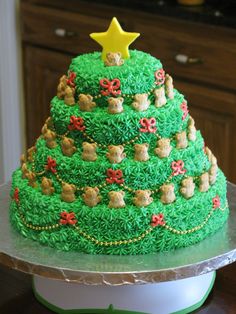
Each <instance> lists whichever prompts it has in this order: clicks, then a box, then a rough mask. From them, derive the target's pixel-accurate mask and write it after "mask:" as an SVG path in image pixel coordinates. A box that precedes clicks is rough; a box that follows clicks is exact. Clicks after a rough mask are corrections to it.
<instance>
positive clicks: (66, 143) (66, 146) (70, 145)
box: [61, 136, 76, 157]
mask: <svg viewBox="0 0 236 314" xmlns="http://www.w3.org/2000/svg"><path fill="white" fill-rule="evenodd" d="M74 143H75V141H74V140H73V139H72V138H69V137H66V136H65V137H63V139H62V141H61V150H62V152H63V155H65V156H68V157H70V156H72V155H73V154H74V153H75V152H76V147H75V145H74Z"/></svg>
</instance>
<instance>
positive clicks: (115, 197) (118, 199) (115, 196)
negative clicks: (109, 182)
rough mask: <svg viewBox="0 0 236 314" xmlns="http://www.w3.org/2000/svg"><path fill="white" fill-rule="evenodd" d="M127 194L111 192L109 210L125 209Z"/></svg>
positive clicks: (109, 194)
mask: <svg viewBox="0 0 236 314" xmlns="http://www.w3.org/2000/svg"><path fill="white" fill-rule="evenodd" d="M124 196H125V192H124V191H110V192H109V193H108V197H109V200H110V201H109V204H108V207H109V208H122V207H125V201H124Z"/></svg>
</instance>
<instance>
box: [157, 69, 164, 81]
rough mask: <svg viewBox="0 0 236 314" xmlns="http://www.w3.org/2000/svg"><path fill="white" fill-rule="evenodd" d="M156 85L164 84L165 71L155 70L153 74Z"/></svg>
mask: <svg viewBox="0 0 236 314" xmlns="http://www.w3.org/2000/svg"><path fill="white" fill-rule="evenodd" d="M155 78H156V82H155V83H156V84H157V85H162V84H164V82H165V71H164V70H163V69H160V70H157V71H156V72H155Z"/></svg>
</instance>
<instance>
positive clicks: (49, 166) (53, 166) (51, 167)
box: [45, 156, 57, 173]
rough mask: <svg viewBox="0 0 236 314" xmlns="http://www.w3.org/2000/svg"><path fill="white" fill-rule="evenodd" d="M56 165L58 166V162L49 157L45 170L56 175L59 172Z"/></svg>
mask: <svg viewBox="0 0 236 314" xmlns="http://www.w3.org/2000/svg"><path fill="white" fill-rule="evenodd" d="M56 165H57V163H56V160H55V159H52V157H50V156H48V159H47V165H46V166H45V169H46V170H48V171H51V172H52V173H56V172H57V170H56Z"/></svg>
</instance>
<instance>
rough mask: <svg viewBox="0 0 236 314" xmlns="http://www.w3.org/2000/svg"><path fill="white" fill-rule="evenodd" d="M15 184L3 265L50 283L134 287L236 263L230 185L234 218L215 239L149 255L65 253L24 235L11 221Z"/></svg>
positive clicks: (0, 215)
mask: <svg viewBox="0 0 236 314" xmlns="http://www.w3.org/2000/svg"><path fill="white" fill-rule="evenodd" d="M10 185H11V184H10V183H8V184H4V185H1V186H0V262H1V263H2V264H5V265H7V266H9V267H11V268H14V269H17V270H19V271H23V272H26V273H29V274H32V275H38V276H41V277H45V278H48V279H57V280H62V281H66V282H68V283H69V282H74V283H80V284H85V285H112V286H119V285H135V284H148V283H158V282H165V281H173V280H178V279H183V278H188V277H194V276H199V275H203V274H206V273H208V272H213V271H215V270H216V269H218V268H221V267H223V266H225V265H228V264H230V263H232V262H234V261H235V260H236V185H234V184H232V183H228V201H229V207H230V216H229V219H228V221H227V223H226V224H225V225H224V226H223V227H222V228H221V229H220V230H219V231H218V232H217V233H215V234H214V235H212V236H210V237H208V238H206V239H205V240H203V241H201V242H200V243H198V244H195V245H193V246H190V247H187V248H182V249H178V250H175V251H170V252H161V253H155V254H148V255H138V256H137V255H134V256H114V255H113V256H112V255H88V254H83V253H78V252H61V251H57V250H56V249H53V248H50V247H46V246H42V245H41V244H39V243H38V242H35V241H32V240H30V239H26V238H24V237H23V236H21V235H20V234H19V233H18V232H17V231H16V230H15V229H13V227H12V226H11V225H10V222H9V204H10V196H9V191H10Z"/></svg>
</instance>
